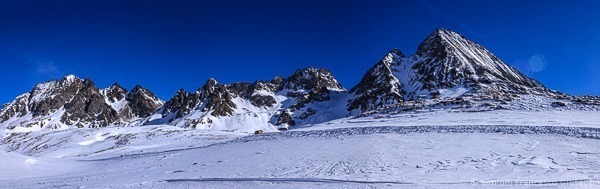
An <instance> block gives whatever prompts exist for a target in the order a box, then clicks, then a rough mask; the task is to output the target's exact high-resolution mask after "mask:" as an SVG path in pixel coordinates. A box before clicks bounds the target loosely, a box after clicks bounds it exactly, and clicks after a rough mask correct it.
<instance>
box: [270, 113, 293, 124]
mask: <svg viewBox="0 0 600 189" xmlns="http://www.w3.org/2000/svg"><path fill="white" fill-rule="evenodd" d="M283 124H287V125H289V126H295V125H296V121H294V119H293V118H292V116H290V113H289V112H288V111H283V112H282V113H281V114H280V115H279V117H278V118H277V122H276V123H275V125H283Z"/></svg>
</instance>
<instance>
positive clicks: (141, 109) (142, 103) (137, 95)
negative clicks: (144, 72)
mask: <svg viewBox="0 0 600 189" xmlns="http://www.w3.org/2000/svg"><path fill="white" fill-rule="evenodd" d="M126 100H127V102H128V105H129V108H130V109H131V112H132V113H133V114H134V115H135V116H137V117H148V116H150V115H152V114H153V113H155V112H156V111H157V110H158V109H159V108H160V107H161V106H162V105H163V102H162V101H161V100H160V99H158V97H156V95H154V93H152V92H150V90H148V89H146V88H144V87H142V86H140V85H136V86H135V87H134V88H133V89H132V90H131V91H130V92H129V93H127V96H126Z"/></svg>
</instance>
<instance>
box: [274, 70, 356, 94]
mask: <svg viewBox="0 0 600 189" xmlns="http://www.w3.org/2000/svg"><path fill="white" fill-rule="evenodd" d="M284 87H285V88H286V89H292V90H296V91H297V90H320V89H321V88H326V89H329V90H345V89H344V87H342V84H340V83H339V82H338V81H337V80H336V79H335V78H334V77H333V74H331V72H329V70H327V69H325V68H319V69H316V68H312V67H309V68H305V69H298V70H296V72H295V73H294V74H292V75H291V76H290V77H288V78H287V79H286V80H285V83H284Z"/></svg>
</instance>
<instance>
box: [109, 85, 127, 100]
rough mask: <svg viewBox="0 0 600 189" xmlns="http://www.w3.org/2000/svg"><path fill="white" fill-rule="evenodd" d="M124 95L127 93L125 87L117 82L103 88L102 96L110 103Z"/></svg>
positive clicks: (121, 98)
mask: <svg viewBox="0 0 600 189" xmlns="http://www.w3.org/2000/svg"><path fill="white" fill-rule="evenodd" d="M125 95H127V89H125V88H123V87H121V86H120V85H119V84H117V83H115V84H113V85H111V86H110V87H108V88H107V89H105V90H104V96H105V97H106V99H107V100H108V101H109V102H111V103H115V102H118V101H121V100H123V98H125Z"/></svg>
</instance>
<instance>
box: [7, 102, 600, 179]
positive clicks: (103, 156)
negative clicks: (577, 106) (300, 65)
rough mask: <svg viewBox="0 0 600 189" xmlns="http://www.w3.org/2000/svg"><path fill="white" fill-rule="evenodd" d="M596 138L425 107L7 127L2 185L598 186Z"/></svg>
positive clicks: (543, 120) (549, 124)
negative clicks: (283, 117)
mask: <svg viewBox="0 0 600 189" xmlns="http://www.w3.org/2000/svg"><path fill="white" fill-rule="evenodd" d="M599 139H600V112H595V111H488V112H473V113H467V112H449V111H447V110H428V111H422V112H410V113H402V114H389V115H386V114H380V115H374V116H369V117H362V118H345V119H339V120H334V121H330V122H327V123H322V124H317V125H309V126H304V127H302V128H295V129H292V130H290V131H286V132H272V133H266V134H262V135H249V134H243V133H230V132H215V131H203V130H189V129H182V128H179V127H173V126H166V125H157V126H142V127H121V128H115V127H113V128H102V129H68V130H62V131H56V130H42V131H39V132H19V133H10V132H8V131H3V139H2V140H3V144H2V149H3V151H1V152H0V159H2V161H1V162H0V170H2V171H0V188H52V187H59V188H370V187H373V188H398V187H404V188H523V187H525V188H546V187H548V188H556V187H558V188H573V187H581V188H597V187H600V185H598V184H600V180H598V179H600V178H598V177H600V175H599V174H598V173H599V172H600V154H599V153H600V145H598V144H599V141H600V140H599ZM7 151H10V152H7Z"/></svg>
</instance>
